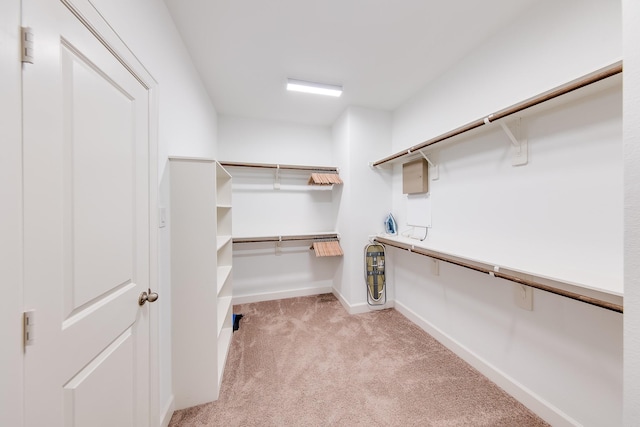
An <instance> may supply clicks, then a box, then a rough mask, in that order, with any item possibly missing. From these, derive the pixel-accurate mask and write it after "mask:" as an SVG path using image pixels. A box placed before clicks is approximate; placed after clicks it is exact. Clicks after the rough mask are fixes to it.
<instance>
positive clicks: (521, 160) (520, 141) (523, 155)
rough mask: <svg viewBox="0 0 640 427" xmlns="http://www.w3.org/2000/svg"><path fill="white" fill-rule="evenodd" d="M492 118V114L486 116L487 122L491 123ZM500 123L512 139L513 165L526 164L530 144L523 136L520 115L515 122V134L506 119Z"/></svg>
mask: <svg viewBox="0 0 640 427" xmlns="http://www.w3.org/2000/svg"><path fill="white" fill-rule="evenodd" d="M490 120H491V116H489V117H487V118H485V122H486V123H489V121H490ZM498 123H499V124H500V127H501V128H502V130H503V131H504V133H505V134H506V135H507V137H508V138H509V140H510V141H511V165H512V166H522V165H526V164H527V162H528V161H529V159H528V157H529V156H528V151H529V144H528V141H527V138H524V137H523V136H522V132H521V125H520V117H518V118H517V119H516V120H515V121H514V124H513V127H514V130H515V135H514V132H511V129H509V126H507V124H506V123H505V122H504V121H500V122H498Z"/></svg>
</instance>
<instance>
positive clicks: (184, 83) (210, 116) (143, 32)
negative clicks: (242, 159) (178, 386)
mask: <svg viewBox="0 0 640 427" xmlns="http://www.w3.org/2000/svg"><path fill="white" fill-rule="evenodd" d="M92 4H94V5H95V6H96V8H97V9H98V10H99V11H100V13H101V14H102V15H103V16H104V18H105V19H106V20H107V21H108V22H109V24H110V25H111V26H112V27H113V29H114V30H115V31H116V32H117V33H118V35H119V36H120V37H121V38H122V39H123V40H124V42H125V43H126V44H127V45H128V46H129V48H130V49H131V50H132V51H133V52H134V54H135V55H136V56H137V57H138V59H139V60H140V62H141V63H142V64H143V65H144V66H145V67H146V68H147V70H149V72H150V73H151V75H152V76H153V77H154V78H155V80H156V81H157V83H158V93H159V105H158V112H159V128H158V129H157V131H158V184H159V205H160V206H165V207H167V206H169V191H168V190H169V185H168V182H169V176H168V175H169V174H168V170H169V168H168V167H166V166H167V157H168V156H169V155H172V156H194V157H209V158H211V157H215V155H216V134H217V115H216V111H215V108H214V106H213V104H212V103H211V101H210V99H209V97H208V95H207V93H206V90H205V88H204V85H203V84H202V82H201V80H200V78H199V75H198V74H197V72H196V70H195V68H194V66H193V64H192V62H191V58H190V56H189V54H188V53H187V50H186V48H185V47H184V45H183V43H182V39H181V38H180V35H179V34H178V32H177V30H176V28H175V26H174V24H173V21H172V19H171V17H170V15H169V12H168V11H167V8H166V6H165V4H164V2H162V0H137V1H128V0H92ZM169 235H170V227H169V226H168V227H165V228H161V229H160V230H159V235H158V244H159V270H160V271H159V272H158V274H159V284H158V293H159V295H160V298H159V299H158V302H157V303H156V304H155V305H154V309H155V310H157V314H158V317H157V318H158V319H159V324H158V327H159V334H158V342H157V343H156V345H157V347H156V348H155V349H153V353H156V356H155V358H156V361H155V363H158V364H159V368H158V369H159V371H160V378H159V381H160V383H159V396H158V397H157V398H158V400H159V403H158V404H159V408H158V410H159V412H160V414H152V422H156V421H157V419H158V418H159V419H160V421H161V422H168V420H166V419H164V420H163V418H164V417H167V416H170V415H171V410H172V409H171V404H172V399H173V396H172V385H171V300H170V295H171V284H170V277H171V274H170V270H169V264H170V253H169ZM153 353H152V354H153ZM152 358H153V355H152ZM152 363H154V361H153V360H152Z"/></svg>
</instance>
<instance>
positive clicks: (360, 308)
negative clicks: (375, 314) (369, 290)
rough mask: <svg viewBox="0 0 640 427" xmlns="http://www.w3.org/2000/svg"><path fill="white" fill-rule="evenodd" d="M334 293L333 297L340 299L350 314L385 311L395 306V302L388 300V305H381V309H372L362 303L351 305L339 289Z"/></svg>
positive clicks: (334, 290) (333, 291)
mask: <svg viewBox="0 0 640 427" xmlns="http://www.w3.org/2000/svg"><path fill="white" fill-rule="evenodd" d="M332 293H333V295H335V297H336V298H338V301H340V304H342V306H343V307H344V309H345V310H347V313H349V314H361V313H368V312H370V311H374V310H384V309H385V308H392V307H393V306H394V302H393V301H391V300H388V301H387V303H386V304H384V305H381V306H379V307H372V306H370V305H369V304H367V303H366V302H362V303H359V304H349V302H347V300H346V299H345V297H344V296H342V294H341V293H340V292H339V291H338V290H337V289H335V288H334V289H333V290H332Z"/></svg>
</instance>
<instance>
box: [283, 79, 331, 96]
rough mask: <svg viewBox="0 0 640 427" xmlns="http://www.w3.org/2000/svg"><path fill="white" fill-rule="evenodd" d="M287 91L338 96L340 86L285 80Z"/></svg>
mask: <svg viewBox="0 0 640 427" xmlns="http://www.w3.org/2000/svg"><path fill="white" fill-rule="evenodd" d="M287 90H292V91H296V92H306V93H315V94H318V95H329V96H336V97H338V96H340V95H342V86H336V85H328V84H324V83H314V82H305V81H304V80H296V79H287Z"/></svg>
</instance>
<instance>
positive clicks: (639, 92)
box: [622, 0, 640, 426]
mask: <svg viewBox="0 0 640 427" xmlns="http://www.w3.org/2000/svg"><path fill="white" fill-rule="evenodd" d="M622 3H623V12H624V14H623V19H624V22H623V25H624V197H625V210H624V233H625V242H624V252H625V258H624V264H625V268H624V269H625V271H624V280H625V283H624V286H625V304H624V309H625V314H624V374H625V375H624V378H625V380H624V423H625V424H624V425H626V426H632V425H634V424H637V422H638V420H639V419H640V279H639V278H640V215H639V214H640V168H638V164H640V50H639V49H638V46H639V45H640V26H638V20H640V3H639V2H637V1H636V0H623V2H622Z"/></svg>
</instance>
